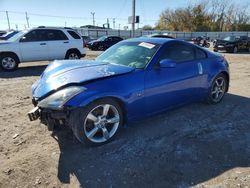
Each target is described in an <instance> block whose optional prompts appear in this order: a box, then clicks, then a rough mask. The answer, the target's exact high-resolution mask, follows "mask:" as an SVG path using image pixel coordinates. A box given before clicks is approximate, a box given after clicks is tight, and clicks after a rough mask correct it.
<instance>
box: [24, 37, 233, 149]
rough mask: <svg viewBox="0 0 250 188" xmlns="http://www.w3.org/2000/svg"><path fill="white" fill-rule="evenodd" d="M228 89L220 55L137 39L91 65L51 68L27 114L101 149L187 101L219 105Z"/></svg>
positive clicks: (172, 41) (75, 62) (169, 42)
mask: <svg viewBox="0 0 250 188" xmlns="http://www.w3.org/2000/svg"><path fill="white" fill-rule="evenodd" d="M228 86H229V67H228V62H227V61H226V59H225V58H224V57H222V56H220V55H219V54H216V53H214V52H210V51H207V50H205V49H203V48H200V47H198V46H196V45H193V44H190V43H187V42H184V41H180V40H176V39H165V38H135V39H130V40H125V41H122V42H119V43H118V44H116V45H114V46H113V47H111V48H109V49H108V50H107V51H105V52H104V53H103V54H101V55H100V56H99V57H97V58H96V60H94V61H93V60H68V61H65V60H62V61H54V62H53V63H51V64H50V65H49V66H48V67H47V68H46V69H45V71H44V72H43V74H42V75H41V76H40V79H39V80H38V81H36V82H35V83H34V84H33V86H32V95H33V99H32V101H33V104H34V105H35V108H34V109H33V110H31V111H30V112H29V113H28V115H29V118H30V120H31V121H33V120H36V119H40V120H41V122H42V123H43V124H45V125H47V126H48V129H49V130H53V128H54V126H58V125H61V124H65V125H68V126H69V127H70V128H71V129H72V130H73V133H74V135H75V136H76V138H77V139H78V140H79V141H80V142H82V143H85V144H92V145H99V144H103V143H106V142H108V141H110V140H112V139H113V137H114V136H115V135H116V133H117V132H118V130H119V128H120V127H121V126H122V125H124V123H126V122H129V121H134V120H139V119H142V118H145V117H148V116H151V115H153V114H156V113H160V112H163V111H165V110H169V109H172V108H175V107H178V106H180V105H184V104H187V103H191V102H196V101H202V100H204V101H207V102H208V103H210V104H216V103H219V102H220V101H221V100H222V98H223V96H224V94H225V93H226V92H227V91H228ZM152 126H153V125H152Z"/></svg>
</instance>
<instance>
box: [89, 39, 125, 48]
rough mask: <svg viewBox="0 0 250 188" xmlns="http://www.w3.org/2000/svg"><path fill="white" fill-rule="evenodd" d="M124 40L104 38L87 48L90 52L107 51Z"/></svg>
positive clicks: (91, 43)
mask: <svg viewBox="0 0 250 188" xmlns="http://www.w3.org/2000/svg"><path fill="white" fill-rule="evenodd" d="M122 40H123V38H121V37H117V36H103V37H101V38H99V39H97V40H94V41H91V42H89V43H88V45H87V47H88V48H89V49H90V50H102V51H103V50H106V49H108V48H109V47H111V46H113V45H114V44H116V43H118V42H120V41H122Z"/></svg>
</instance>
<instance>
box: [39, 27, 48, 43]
mask: <svg viewBox="0 0 250 188" xmlns="http://www.w3.org/2000/svg"><path fill="white" fill-rule="evenodd" d="M36 37H37V40H36V41H46V40H47V36H46V30H44V29H40V30H36Z"/></svg>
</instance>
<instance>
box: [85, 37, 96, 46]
mask: <svg viewBox="0 0 250 188" xmlns="http://www.w3.org/2000/svg"><path fill="white" fill-rule="evenodd" d="M82 40H83V45H84V47H87V44H88V43H89V42H91V41H93V40H95V39H93V38H92V37H90V36H82Z"/></svg>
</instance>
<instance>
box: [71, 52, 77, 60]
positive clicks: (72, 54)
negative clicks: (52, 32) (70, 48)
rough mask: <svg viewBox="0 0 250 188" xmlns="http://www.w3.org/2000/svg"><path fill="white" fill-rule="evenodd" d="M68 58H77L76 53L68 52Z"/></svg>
mask: <svg viewBox="0 0 250 188" xmlns="http://www.w3.org/2000/svg"><path fill="white" fill-rule="evenodd" d="M69 59H79V57H78V55H77V53H70V54H69Z"/></svg>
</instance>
